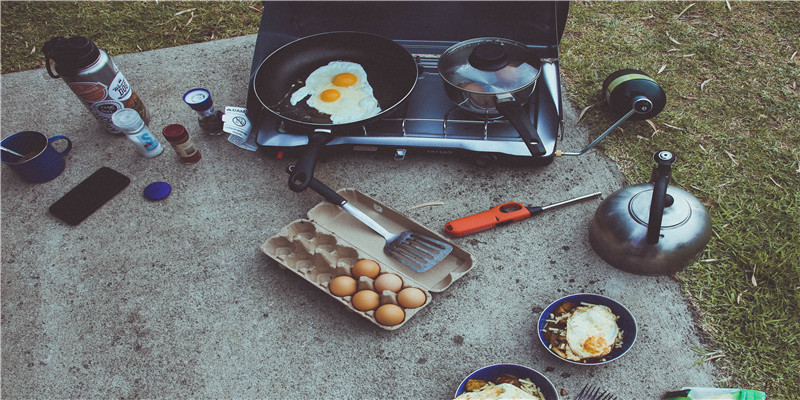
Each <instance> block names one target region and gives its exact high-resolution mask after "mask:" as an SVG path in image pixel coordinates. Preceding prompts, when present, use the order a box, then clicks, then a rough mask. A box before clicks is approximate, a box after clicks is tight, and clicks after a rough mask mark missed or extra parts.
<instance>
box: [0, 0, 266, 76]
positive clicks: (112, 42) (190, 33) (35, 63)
mask: <svg viewBox="0 0 800 400" xmlns="http://www.w3.org/2000/svg"><path fill="white" fill-rule="evenodd" d="M0 7H1V10H0V12H2V15H1V16H0V17H2V72H3V73H7V72H13V71H20V70H26V69H32V68H38V67H43V66H44V55H43V54H42V52H41V49H42V46H43V45H44V43H45V42H46V41H47V40H49V39H50V38H51V37H53V36H64V37H69V36H72V35H81V36H86V37H88V38H89V39H91V40H93V41H95V43H97V45H98V46H99V47H100V48H102V49H103V50H106V51H107V52H108V53H109V54H111V55H114V54H127V53H135V52H139V51H146V50H153V49H160V48H164V47H172V46H179V45H184V44H191V43H199V42H204V41H208V40H214V39H224V38H229V37H235V36H241V35H248V34H252V33H256V32H257V31H258V23H259V22H260V21H261V14H260V9H261V7H262V6H261V2H258V1H243V2H232V1H160V2H152V1H125V2H119V1H103V2H97V1H78V2H61V1H46V2H39V1H14V2H9V1H3V2H2V3H0ZM254 9H255V10H259V11H258V12H257V11H255V10H254Z"/></svg>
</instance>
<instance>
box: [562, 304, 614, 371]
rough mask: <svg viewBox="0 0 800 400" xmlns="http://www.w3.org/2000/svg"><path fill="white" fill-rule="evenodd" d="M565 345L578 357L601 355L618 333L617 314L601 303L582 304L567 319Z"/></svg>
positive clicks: (608, 348) (609, 348)
mask: <svg viewBox="0 0 800 400" xmlns="http://www.w3.org/2000/svg"><path fill="white" fill-rule="evenodd" d="M566 330H567V345H568V347H569V350H571V352H572V353H573V354H574V355H575V356H577V357H578V358H580V359H584V358H597V357H603V356H605V355H607V354H608V353H610V352H611V350H612V349H613V347H614V343H615V342H616V340H617V335H619V333H620V331H619V327H618V326H617V316H616V315H614V313H613V312H612V311H611V309H610V308H608V307H607V306H603V305H584V306H581V307H578V308H576V309H575V311H573V313H572V315H571V316H570V317H569V319H567V329H566Z"/></svg>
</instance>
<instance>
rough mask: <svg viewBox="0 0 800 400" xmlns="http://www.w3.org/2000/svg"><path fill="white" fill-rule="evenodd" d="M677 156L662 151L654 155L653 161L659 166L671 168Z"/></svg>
mask: <svg viewBox="0 0 800 400" xmlns="http://www.w3.org/2000/svg"><path fill="white" fill-rule="evenodd" d="M675 158H676V157H675V154H674V153H673V152H671V151H668V150H661V151H657V152H655V153H653V161H655V162H656V164H658V165H659V166H665V167H666V166H670V165H672V163H674V162H675Z"/></svg>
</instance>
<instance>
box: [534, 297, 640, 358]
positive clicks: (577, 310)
mask: <svg viewBox="0 0 800 400" xmlns="http://www.w3.org/2000/svg"><path fill="white" fill-rule="evenodd" d="M538 332H539V340H540V341H541V342H542V345H544V347H545V348H546V349H547V351H549V352H550V353H551V354H553V355H554V356H556V357H558V358H560V359H562V360H564V361H567V362H569V363H572V364H579V365H598V364H605V363H608V362H611V361H613V360H616V359H618V358H620V357H622V356H623V355H624V354H625V353H627V352H628V350H630V349H631V347H632V346H633V343H634V342H635V341H636V320H635V319H634V318H633V315H632V314H631V312H630V311H628V309H627V308H625V306H623V305H622V304H620V303H619V302H617V301H615V300H612V299H610V298H608V297H605V296H601V295H598V294H589V293H579V294H573V295H570V296H566V297H563V298H560V299H558V300H556V301H554V302H553V303H552V304H550V305H549V306H547V308H545V309H544V311H542V315H541V316H540V317H539V324H538Z"/></svg>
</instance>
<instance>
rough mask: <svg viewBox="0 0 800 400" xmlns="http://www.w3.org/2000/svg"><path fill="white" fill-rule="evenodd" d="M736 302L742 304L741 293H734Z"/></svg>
mask: <svg viewBox="0 0 800 400" xmlns="http://www.w3.org/2000/svg"><path fill="white" fill-rule="evenodd" d="M736 304H742V294H741V293H739V294H737V295H736Z"/></svg>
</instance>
